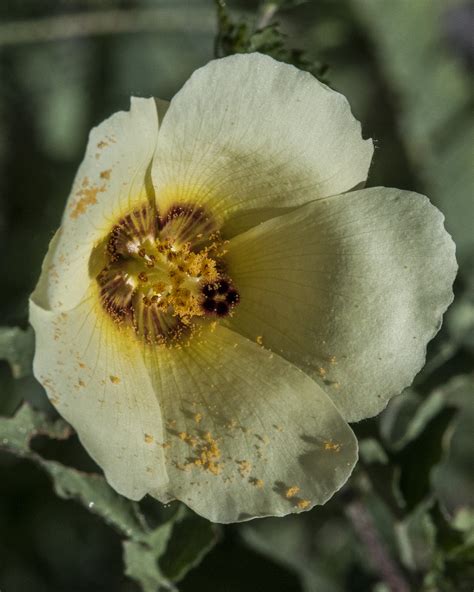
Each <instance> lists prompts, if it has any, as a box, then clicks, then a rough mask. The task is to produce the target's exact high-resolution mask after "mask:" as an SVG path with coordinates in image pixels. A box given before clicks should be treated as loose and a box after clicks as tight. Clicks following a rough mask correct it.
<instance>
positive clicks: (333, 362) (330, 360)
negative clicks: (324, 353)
mask: <svg viewBox="0 0 474 592" xmlns="http://www.w3.org/2000/svg"><path fill="white" fill-rule="evenodd" d="M327 360H328V362H329V363H330V364H335V363H336V362H337V358H336V356H328V358H327Z"/></svg>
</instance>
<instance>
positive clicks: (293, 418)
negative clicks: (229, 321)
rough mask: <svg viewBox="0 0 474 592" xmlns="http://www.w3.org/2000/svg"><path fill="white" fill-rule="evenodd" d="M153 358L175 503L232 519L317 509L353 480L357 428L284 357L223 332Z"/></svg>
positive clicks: (215, 517) (217, 519) (150, 364)
mask: <svg viewBox="0 0 474 592" xmlns="http://www.w3.org/2000/svg"><path fill="white" fill-rule="evenodd" d="M147 356H148V357H147V360H148V361H147V366H148V369H149V371H150V373H151V375H152V380H153V384H154V386H155V389H156V392H157V393H158V394H159V397H160V400H161V405H162V410H163V416H164V417H165V418H166V420H167V421H166V437H167V444H166V448H165V453H166V461H167V471H168V475H169V479H170V481H169V486H168V496H169V497H171V498H173V497H174V498H177V499H179V500H181V501H183V502H185V503H186V504H187V505H188V506H190V507H191V508H192V509H193V510H194V511H196V512H197V513H199V514H201V515H202V516H205V517H206V518H208V519H210V520H212V521H215V522H223V523H228V522H236V521H241V520H249V519H251V518H254V517H257V516H267V515H277V516H282V515H285V514H288V513H290V512H298V511H302V510H307V509H310V508H311V507H312V506H313V505H314V504H323V503H324V502H326V501H327V500H328V499H329V498H330V497H331V496H332V495H333V493H334V492H335V491H336V490H337V489H339V488H340V487H341V486H342V485H343V483H344V482H345V481H346V479H347V478H348V476H349V474H350V472H351V470H352V468H353V466H354V463H355V462H356V459H357V443H356V439H355V437H354V435H353V433H352V431H351V429H350V428H349V426H348V425H347V424H346V422H345V421H344V420H343V419H342V417H341V416H340V414H339V413H338V411H337V410H336V408H335V406H334V405H333V404H332V403H331V401H330V399H329V398H328V397H327V396H326V395H325V394H324V392H323V391H322V390H321V389H320V388H319V387H318V385H317V384H316V383H315V382H314V381H313V380H311V379H310V378H309V377H308V376H307V375H305V374H304V373H303V372H301V371H300V370H298V369H297V368H296V367H295V366H293V365H292V364H290V363H288V362H287V361H286V360H284V359H283V358H280V357H279V356H277V355H274V354H272V353H271V352H269V351H267V350H265V349H264V348H262V347H261V346H259V345H257V344H256V343H252V342H250V341H249V340H248V339H245V338H243V337H242V336H240V335H238V334H236V333H234V332H232V331H230V330H228V329H226V328H225V327H222V326H220V327H217V328H216V329H215V331H214V332H210V333H206V334H205V335H203V336H202V337H200V338H198V340H197V341H196V342H194V343H193V344H192V345H191V346H190V347H183V348H182V349H173V350H166V351H163V350H161V351H160V350H155V351H153V350H148V354H147ZM152 495H156V496H157V497H158V498H159V499H162V500H165V501H166V500H167V499H169V498H168V496H163V495H162V494H160V493H159V492H155V493H154V492H152Z"/></svg>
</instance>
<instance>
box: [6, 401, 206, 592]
mask: <svg viewBox="0 0 474 592" xmlns="http://www.w3.org/2000/svg"><path fill="white" fill-rule="evenodd" d="M71 433H72V430H71V428H70V426H69V425H68V424H66V423H65V422H64V421H62V420H60V419H58V420H56V421H54V420H52V419H50V418H48V417H47V416H46V415H45V414H43V413H40V412H38V411H35V410H34V409H32V408H31V407H30V406H29V405H26V404H25V405H23V406H22V407H21V408H20V409H19V410H18V411H17V413H16V415H15V416H14V417H12V418H3V417H2V418H0V449H3V450H5V451H7V452H9V453H11V454H14V455H16V456H20V457H23V458H28V459H30V460H32V461H33V462H35V463H37V464H38V465H39V466H40V467H42V468H43V469H44V470H45V471H46V472H47V473H48V474H49V476H50V477H51V480H52V483H53V486H54V490H55V491H56V493H57V495H59V496H60V497H62V498H65V499H73V500H76V501H78V502H80V503H81V504H83V505H84V506H85V507H86V508H88V509H89V511H91V512H93V513H94V514H96V515H97V516H99V517H100V518H102V519H103V520H104V521H105V522H107V523H108V524H110V525H111V526H112V527H114V528H115V529H116V530H117V531H118V532H119V533H120V535H121V536H122V537H123V550H124V555H123V556H124V562H125V573H126V574H127V575H128V576H130V577H131V578H133V579H135V580H136V581H137V582H139V583H140V584H141V586H142V589H143V590H144V592H156V590H159V589H163V590H171V589H174V584H173V582H175V581H177V580H179V579H181V578H182V577H183V576H184V575H185V574H186V573H187V571H188V570H189V569H190V568H191V567H193V566H194V565H195V564H196V563H198V562H199V560H200V559H201V558H202V557H203V556H204V555H205V553H206V552H207V551H208V550H209V549H210V548H211V547H212V546H213V545H214V542H215V536H216V533H215V529H214V527H213V526H212V525H211V524H210V523H209V522H207V521H205V520H203V519H201V518H199V517H198V516H194V515H190V514H189V512H188V511H187V510H186V509H185V508H184V507H183V506H179V507H177V508H176V509H175V511H174V512H173V513H171V514H170V515H169V516H168V517H166V518H165V519H164V520H163V523H162V524H159V525H158V526H156V527H154V528H151V527H149V526H148V525H147V522H146V519H145V517H144V516H143V514H142V512H141V510H140V507H139V505H138V504H137V503H136V502H133V501H130V500H128V499H126V498H124V497H122V496H121V495H119V494H118V493H116V492H115V491H114V490H113V489H112V488H111V487H110V486H109V485H108V484H107V482H106V481H105V479H104V478H103V477H102V476H101V475H98V474H89V473H83V472H81V471H78V470H76V469H73V468H71V467H66V466H64V465H62V464H61V463H59V462H56V461H53V460H46V459H44V458H43V457H41V456H40V455H39V454H38V453H37V452H35V451H34V450H33V449H32V448H31V446H30V443H31V440H32V439H33V438H34V437H36V436H40V435H42V436H48V437H49V438H54V439H65V438H68V437H69V436H70V435H71ZM185 521H188V523H189V529H188V528H186V536H187V538H186V540H185V542H184V545H183V548H182V549H181V550H180V553H175V554H172V555H171V556H169V555H170V554H169V548H170V545H173V546H175V547H176V540H174V541H173V537H174V536H175V530H177V531H178V532H177V536H180V535H179V532H182V530H180V527H181V525H182V524H183V523H184V522H185Z"/></svg>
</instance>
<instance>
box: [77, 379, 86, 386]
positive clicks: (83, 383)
mask: <svg viewBox="0 0 474 592" xmlns="http://www.w3.org/2000/svg"><path fill="white" fill-rule="evenodd" d="M77 384H78V385H79V386H80V387H84V386H86V385H85V382H84V381H83V380H81V379H79V380H78V381H77Z"/></svg>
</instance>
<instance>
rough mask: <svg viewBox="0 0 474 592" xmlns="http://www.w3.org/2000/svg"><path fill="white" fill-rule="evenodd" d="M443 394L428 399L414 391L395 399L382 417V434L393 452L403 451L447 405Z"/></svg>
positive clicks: (436, 392)
mask: <svg viewBox="0 0 474 592" xmlns="http://www.w3.org/2000/svg"><path fill="white" fill-rule="evenodd" d="M445 402H446V401H445V397H444V395H443V393H442V392H439V391H435V392H433V393H432V394H431V395H429V396H428V397H426V398H423V397H422V396H421V395H418V394H417V393H415V392H414V391H412V390H406V391H405V392H404V393H403V394H401V395H399V396H398V397H395V398H394V399H392V401H391V402H390V404H389V406H388V407H387V409H386V410H385V411H384V413H383V414H382V415H381V417H380V434H381V436H382V439H383V441H384V443H385V444H386V445H387V446H388V447H389V448H390V449H391V450H394V451H396V450H401V449H402V448H404V447H405V446H406V445H407V444H409V443H410V442H412V441H413V440H415V439H416V438H417V437H418V436H419V435H420V434H421V433H422V432H423V430H424V429H425V427H426V426H427V425H428V423H429V422H430V421H431V420H432V419H433V418H434V417H436V415H438V413H439V412H440V411H441V410H442V409H443V407H444V405H445Z"/></svg>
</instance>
